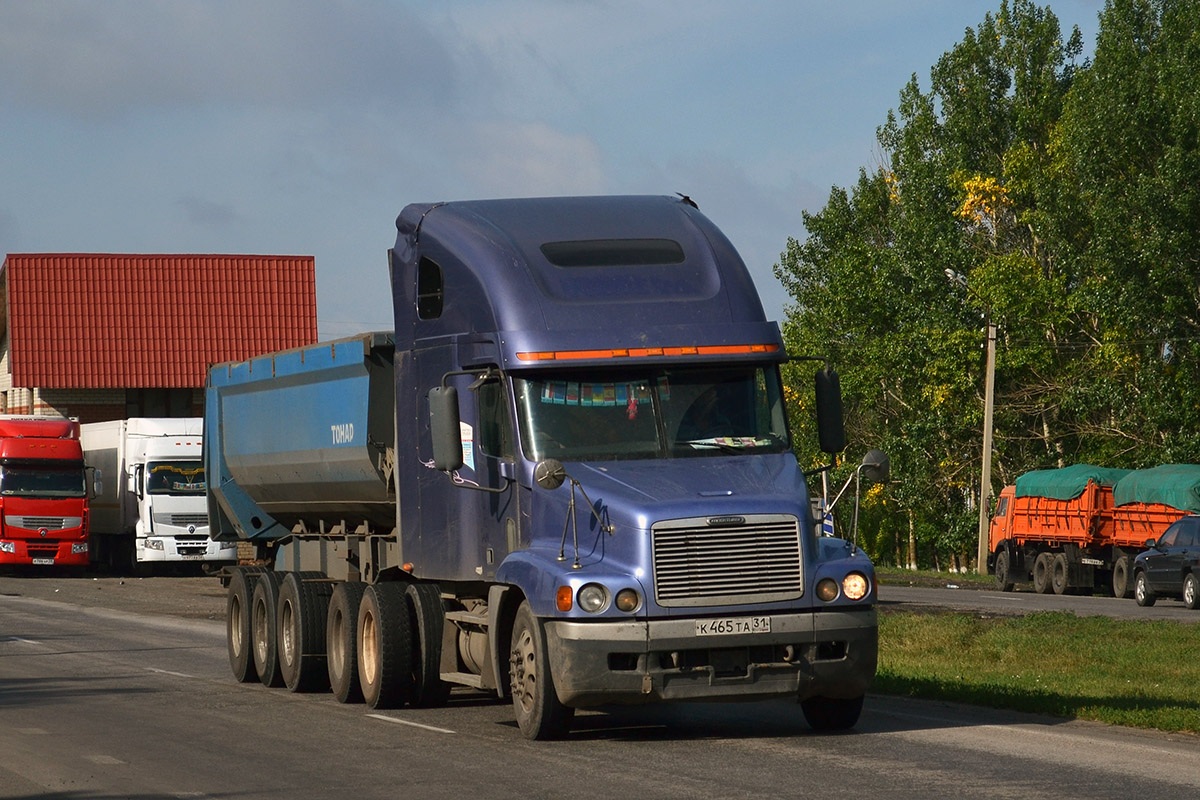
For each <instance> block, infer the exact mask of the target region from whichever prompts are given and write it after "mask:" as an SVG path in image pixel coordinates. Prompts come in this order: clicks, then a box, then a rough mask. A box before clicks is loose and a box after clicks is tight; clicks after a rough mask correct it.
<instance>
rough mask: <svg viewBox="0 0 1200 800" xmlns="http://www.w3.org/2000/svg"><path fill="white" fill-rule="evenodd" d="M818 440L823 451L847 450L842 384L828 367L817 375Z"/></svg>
mask: <svg viewBox="0 0 1200 800" xmlns="http://www.w3.org/2000/svg"><path fill="white" fill-rule="evenodd" d="M816 398H817V439H818V441H819V442H820V446H821V451H822V452H825V453H830V454H833V453H840V452H842V451H843V450H845V449H846V427H845V421H844V415H843V412H842V383H841V380H840V379H839V378H838V374H837V372H836V371H835V370H834V369H832V368H831V367H826V368H825V369H823V370H821V371H820V372H818V373H817V377H816Z"/></svg>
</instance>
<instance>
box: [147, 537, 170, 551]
mask: <svg viewBox="0 0 1200 800" xmlns="http://www.w3.org/2000/svg"><path fill="white" fill-rule="evenodd" d="M146 549H147V550H165V549H166V548H165V547H163V541H162V539H147V540H146Z"/></svg>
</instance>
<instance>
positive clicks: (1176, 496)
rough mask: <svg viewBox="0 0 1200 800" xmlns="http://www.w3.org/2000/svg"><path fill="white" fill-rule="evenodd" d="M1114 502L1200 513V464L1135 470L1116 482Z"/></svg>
mask: <svg viewBox="0 0 1200 800" xmlns="http://www.w3.org/2000/svg"><path fill="white" fill-rule="evenodd" d="M1113 502H1114V503H1116V504H1117V505H1119V506H1123V505H1125V504H1126V503H1161V504H1162V505H1165V506H1171V508H1177V509H1179V510H1180V511H1190V512H1192V513H1193V514H1200V464H1163V465H1162V466H1161V467H1152V468H1150V469H1139V470H1135V471H1133V472H1131V473H1129V474H1128V475H1126V476H1125V477H1124V478H1122V479H1121V480H1119V481H1117V484H1116V486H1114V487H1113Z"/></svg>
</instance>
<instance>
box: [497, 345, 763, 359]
mask: <svg viewBox="0 0 1200 800" xmlns="http://www.w3.org/2000/svg"><path fill="white" fill-rule="evenodd" d="M778 351H779V345H777V344H717V345H705V346H703V347H696V346H683V347H639V348H620V349H615V350H544V351H539V352H536V353H517V358H518V359H520V360H521V361H594V360H596V359H607V358H649V357H652V356H731V355H742V354H749V353H775V352H778Z"/></svg>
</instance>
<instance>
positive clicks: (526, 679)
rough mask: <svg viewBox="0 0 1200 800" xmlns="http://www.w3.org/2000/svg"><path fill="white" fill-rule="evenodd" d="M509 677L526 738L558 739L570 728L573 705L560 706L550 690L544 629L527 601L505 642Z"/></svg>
mask: <svg viewBox="0 0 1200 800" xmlns="http://www.w3.org/2000/svg"><path fill="white" fill-rule="evenodd" d="M509 678H510V680H511V688H512V698H513V709H514V710H515V711H516V715H517V726H518V727H519V728H520V729H521V733H522V734H524V735H525V738H527V739H559V738H562V737H563V736H565V735H566V734H567V732H568V731H569V730H570V729H571V719H572V718H573V717H574V716H575V709H573V708H568V707H567V706H564V705H563V704H562V703H561V702H559V699H558V693H557V692H555V690H554V677H553V676H552V675H551V674H550V658H549V656H548V655H547V653H546V633H545V631H543V630H542V626H541V625H539V624H538V621H537V618H536V617H535V616H534V615H533V610H532V609H530V607H529V601H528V600H525V601H522V602H521V606H520V608H518V609H517V616H516V618H515V619H514V620H513V630H512V639H511V640H510V643H509Z"/></svg>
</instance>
